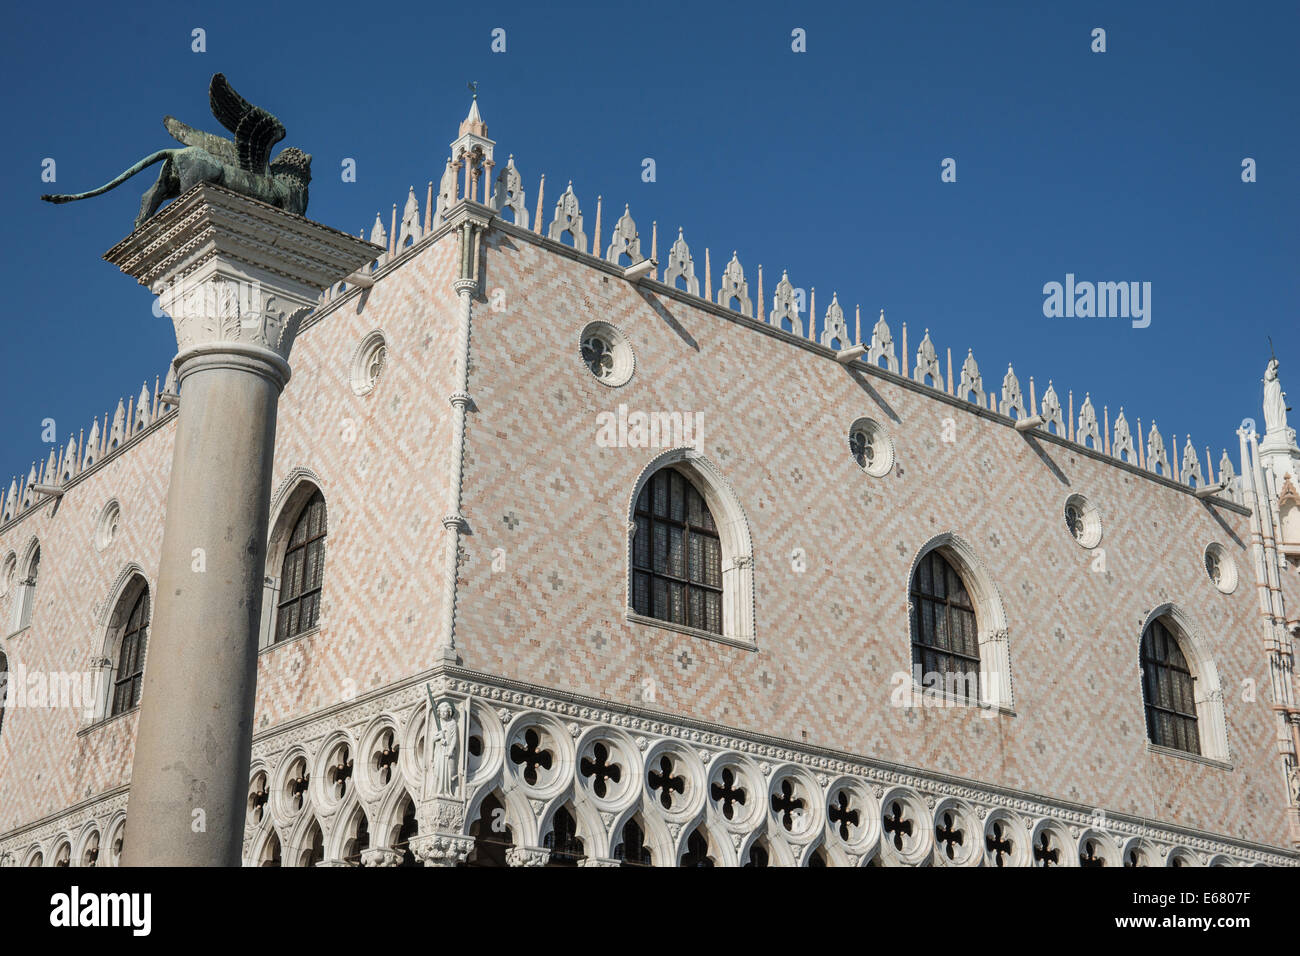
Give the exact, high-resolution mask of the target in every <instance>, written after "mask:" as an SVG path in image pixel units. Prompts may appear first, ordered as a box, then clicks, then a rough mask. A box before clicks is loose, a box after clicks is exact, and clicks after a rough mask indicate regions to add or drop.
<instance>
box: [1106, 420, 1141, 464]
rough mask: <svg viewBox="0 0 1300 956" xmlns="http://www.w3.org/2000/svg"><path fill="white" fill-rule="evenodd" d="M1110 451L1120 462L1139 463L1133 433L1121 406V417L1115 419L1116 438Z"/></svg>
mask: <svg viewBox="0 0 1300 956" xmlns="http://www.w3.org/2000/svg"><path fill="white" fill-rule="evenodd" d="M1110 450H1111V454H1112V455H1114V456H1115V457H1116V458H1118V459H1119V460H1120V461H1128V462H1135V461H1137V451H1136V450H1135V449H1134V448H1133V432H1132V430H1131V429H1130V428H1129V425H1128V419H1127V418H1125V417H1124V408H1123V406H1120V410H1119V415H1118V416H1117V417H1116V418H1115V438H1114V441H1112V442H1111V446H1110Z"/></svg>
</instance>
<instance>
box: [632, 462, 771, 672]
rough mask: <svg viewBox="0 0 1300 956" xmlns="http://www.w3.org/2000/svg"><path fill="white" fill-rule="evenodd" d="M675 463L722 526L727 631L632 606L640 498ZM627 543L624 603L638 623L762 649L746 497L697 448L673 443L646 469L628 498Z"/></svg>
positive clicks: (724, 602)
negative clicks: (646, 612)
mask: <svg viewBox="0 0 1300 956" xmlns="http://www.w3.org/2000/svg"><path fill="white" fill-rule="evenodd" d="M667 467H672V468H674V469H675V470H676V471H677V472H679V473H680V474H681V475H682V476H683V477H684V478H686V479H687V480H688V481H689V482H690V483H691V484H692V485H693V486H694V487H695V490H696V491H698V492H699V493H700V495H701V496H702V497H703V498H704V503H705V504H706V505H708V508H709V514H711V515H712V516H713V523H714V525H715V526H716V527H717V529H718V541H719V543H720V545H721V548H722V633H721V634H715V633H713V632H712V631H704V630H700V629H698V628H693V627H688V626H687V625H684V624H674V623H673V622H672V621H661V620H659V619H658V618H652V617H648V616H646V615H643V614H637V613H636V612H635V611H634V610H633V609H632V553H633V552H632V549H633V546H634V541H633V538H634V535H635V532H636V503H637V499H638V498H639V497H640V496H641V489H642V488H644V487H645V485H646V482H648V481H649V480H650V478H651V476H652V475H654V474H655V473H656V472H658V471H660V470H661V469H663V468H667ZM624 513H625V514H626V516H627V529H628V530H627V544H626V548H625V549H624V550H625V554H624V560H625V561H626V563H627V574H626V578H625V581H624V587H625V593H624V607H625V608H626V612H627V620H629V621H631V622H633V623H637V624H648V625H651V626H653V627H663V628H667V629H668V630H673V631H678V632H680V633H683V634H689V635H691V636H694V637H702V638H706V639H708V640H712V641H721V642H723V643H726V644H733V645H735V646H737V647H743V648H745V649H747V650H756V649H757V646H758V639H757V636H756V634H755V629H754V541H753V536H752V535H751V533H750V529H749V521H748V519H747V518H746V517H745V510H744V508H743V507H742V506H741V503H740V497H739V496H738V495H737V494H736V490H735V488H733V487H732V485H731V482H730V481H728V480H727V477H726V476H725V475H724V474H723V473H722V471H721V470H720V469H719V468H718V466H717V465H715V464H714V463H713V462H712V461H711V460H709V458H708V456H706V455H703V454H701V453H700V452H697V451H696V450H695V449H694V448H690V447H681V448H672V449H669V450H668V451H665V452H662V453H660V454H659V455H656V456H655V457H654V458H653V459H651V460H650V462H649V463H648V464H647V465H646V466H645V467H644V468H642V469H641V473H640V474H639V475H638V476H637V480H636V482H635V484H634V485H633V487H632V496H631V498H630V499H629V500H628V504H627V510H626V511H625V512H624Z"/></svg>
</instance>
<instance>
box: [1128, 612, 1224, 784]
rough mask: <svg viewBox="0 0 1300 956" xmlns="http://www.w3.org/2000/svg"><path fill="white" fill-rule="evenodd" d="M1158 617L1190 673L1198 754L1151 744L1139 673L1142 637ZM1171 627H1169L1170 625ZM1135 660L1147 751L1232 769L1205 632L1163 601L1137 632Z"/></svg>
mask: <svg viewBox="0 0 1300 956" xmlns="http://www.w3.org/2000/svg"><path fill="white" fill-rule="evenodd" d="M1158 618H1164V619H1165V626H1166V628H1167V629H1168V630H1169V632H1170V633H1171V634H1173V636H1174V638H1175V639H1176V640H1177V641H1178V649H1179V650H1180V651H1182V652H1183V657H1184V659H1185V660H1186V661H1187V669H1188V670H1190V671H1191V672H1192V678H1193V684H1194V687H1195V698H1194V699H1195V702H1196V732H1197V733H1198V734H1199V735H1200V738H1201V752H1200V753H1199V754H1194V753H1188V752H1187V751H1185V750H1179V749H1177V748H1176V747H1162V746H1160V745H1159V744H1156V743H1153V742H1152V740H1151V736H1150V733H1151V732H1150V728H1148V727H1147V723H1146V719H1147V715H1146V695H1145V692H1144V690H1143V687H1144V682H1143V678H1144V675H1143V673H1142V635H1143V634H1145V633H1146V630H1147V628H1148V627H1150V626H1151V622H1152V621H1155V620H1156V619H1158ZM1171 623H1172V624H1173V627H1169V625H1170V624H1171ZM1134 659H1135V661H1136V662H1137V691H1138V693H1137V703H1138V706H1139V707H1140V708H1141V719H1142V725H1141V726H1142V728H1143V734H1144V735H1145V736H1146V742H1147V751H1148V752H1149V753H1157V754H1162V755H1167V756H1173V757H1181V758H1182V759H1184V760H1192V761H1197V762H1200V763H1209V764H1212V765H1214V766H1218V767H1220V768H1222V769H1231V767H1232V763H1231V761H1232V751H1231V748H1230V747H1229V745H1228V724H1227V717H1226V714H1225V712H1224V694H1223V685H1222V683H1221V682H1220V680H1219V669H1218V667H1217V665H1216V664H1215V663H1214V661H1215V654H1214V649H1213V648H1212V647H1211V646H1210V643H1209V641H1208V640H1207V639H1206V637H1205V635H1204V633H1203V632H1202V631H1201V629H1200V628H1199V627H1197V626H1196V625H1195V624H1194V623H1193V622H1192V620H1191V618H1190V617H1189V616H1188V615H1187V612H1186V611H1184V610H1183V609H1182V608H1181V607H1179V606H1178V605H1176V604H1174V603H1172V602H1168V601H1166V602H1165V603H1163V604H1160V605H1158V606H1157V607H1156V608H1155V609H1153V610H1152V611H1151V612H1150V613H1148V614H1147V616H1146V619H1145V620H1143V622H1142V628H1141V630H1139V631H1138V635H1137V644H1136V646H1135V647H1134Z"/></svg>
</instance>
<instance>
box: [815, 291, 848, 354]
mask: <svg viewBox="0 0 1300 956" xmlns="http://www.w3.org/2000/svg"><path fill="white" fill-rule="evenodd" d="M837 339H838V340H839V345H838V346H836V345H834V344H833V343H834V342H835V341H836V340H837ZM821 344H822V345H824V346H826V347H827V348H840V349H846V348H848V347H849V346H850V345H851V344H853V343H852V342H851V341H850V339H849V327H848V326H847V325H846V324H845V322H844V309H843V308H841V306H840V299H839V294H838V293H831V304H830V305H829V306H827V307H826V319H825V321H824V322H823V323H822V337H821Z"/></svg>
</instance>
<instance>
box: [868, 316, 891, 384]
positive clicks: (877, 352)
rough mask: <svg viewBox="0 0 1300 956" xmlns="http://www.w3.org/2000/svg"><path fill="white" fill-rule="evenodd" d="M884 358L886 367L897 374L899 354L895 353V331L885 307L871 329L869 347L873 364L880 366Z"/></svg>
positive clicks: (870, 361) (870, 359) (869, 359)
mask: <svg viewBox="0 0 1300 956" xmlns="http://www.w3.org/2000/svg"><path fill="white" fill-rule="evenodd" d="M882 358H883V359H884V360H885V368H887V369H889V371H891V372H893V373H894V374H895V375H897V374H898V356H897V355H895V354H894V333H893V332H891V331H890V329H889V323H888V322H886V321H885V310H884V309H881V310H880V318H878V319H877V320H876V325H875V328H873V329H872V330H871V348H869V349H867V361H868V362H869V363H871V364H872V365H875V366H877V367H879V366H880V360H881V359H882Z"/></svg>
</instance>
